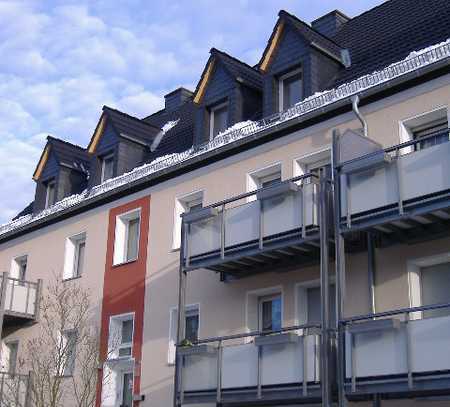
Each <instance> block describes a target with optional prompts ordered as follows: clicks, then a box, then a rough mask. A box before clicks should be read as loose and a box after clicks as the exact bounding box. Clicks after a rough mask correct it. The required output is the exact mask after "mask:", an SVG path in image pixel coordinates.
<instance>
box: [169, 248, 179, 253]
mask: <svg viewBox="0 0 450 407" xmlns="http://www.w3.org/2000/svg"><path fill="white" fill-rule="evenodd" d="M179 251H180V248H179V247H172V248H171V249H170V250H169V253H178V252H179Z"/></svg>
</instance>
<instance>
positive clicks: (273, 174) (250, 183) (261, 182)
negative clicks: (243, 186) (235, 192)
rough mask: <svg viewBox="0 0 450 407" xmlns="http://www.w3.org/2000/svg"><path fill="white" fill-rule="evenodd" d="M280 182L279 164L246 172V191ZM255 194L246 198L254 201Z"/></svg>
mask: <svg viewBox="0 0 450 407" xmlns="http://www.w3.org/2000/svg"><path fill="white" fill-rule="evenodd" d="M278 182H281V164H280V163H278V164H273V165H270V166H268V167H265V168H262V169H260V170H257V171H254V172H251V173H249V174H247V192H251V191H255V190H257V189H259V188H264V187H270V186H271V185H275V184H277V183H278ZM255 199H256V196H255V195H252V196H250V197H249V198H247V200H248V201H254V200H255Z"/></svg>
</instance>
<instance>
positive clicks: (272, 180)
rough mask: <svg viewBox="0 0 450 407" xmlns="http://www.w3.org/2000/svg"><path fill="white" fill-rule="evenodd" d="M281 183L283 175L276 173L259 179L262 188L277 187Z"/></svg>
mask: <svg viewBox="0 0 450 407" xmlns="http://www.w3.org/2000/svg"><path fill="white" fill-rule="evenodd" d="M280 182H281V173H279V172H276V173H274V174H271V175H267V176H265V177H261V178H260V179H259V183H260V185H261V188H267V187H271V186H272V185H276V184H278V183H280Z"/></svg>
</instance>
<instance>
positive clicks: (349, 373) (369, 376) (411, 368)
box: [344, 304, 450, 400]
mask: <svg viewBox="0 0 450 407" xmlns="http://www.w3.org/2000/svg"><path fill="white" fill-rule="evenodd" d="M344 327H345V335H346V336H345V361H346V363H345V378H346V383H345V391H346V395H347V397H348V398H349V399H351V400H353V399H356V400H358V399H364V398H370V395H371V394H386V395H387V397H391V398H392V397H402V396H408V397H413V396H431V395H442V394H450V387H449V384H448V383H449V380H450V352H449V345H450V304H442V305H432V306H422V307H416V308H408V309H402V310H397V311H390V312H384V313H379V314H374V315H368V316H361V317H354V318H349V319H347V320H345V322H344Z"/></svg>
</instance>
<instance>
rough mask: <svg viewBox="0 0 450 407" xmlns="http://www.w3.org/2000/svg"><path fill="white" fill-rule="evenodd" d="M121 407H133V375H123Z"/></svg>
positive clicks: (127, 373)
mask: <svg viewBox="0 0 450 407" xmlns="http://www.w3.org/2000/svg"><path fill="white" fill-rule="evenodd" d="M121 386H122V390H121V403H120V406H121V407H133V373H132V372H125V373H122V377H121Z"/></svg>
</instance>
